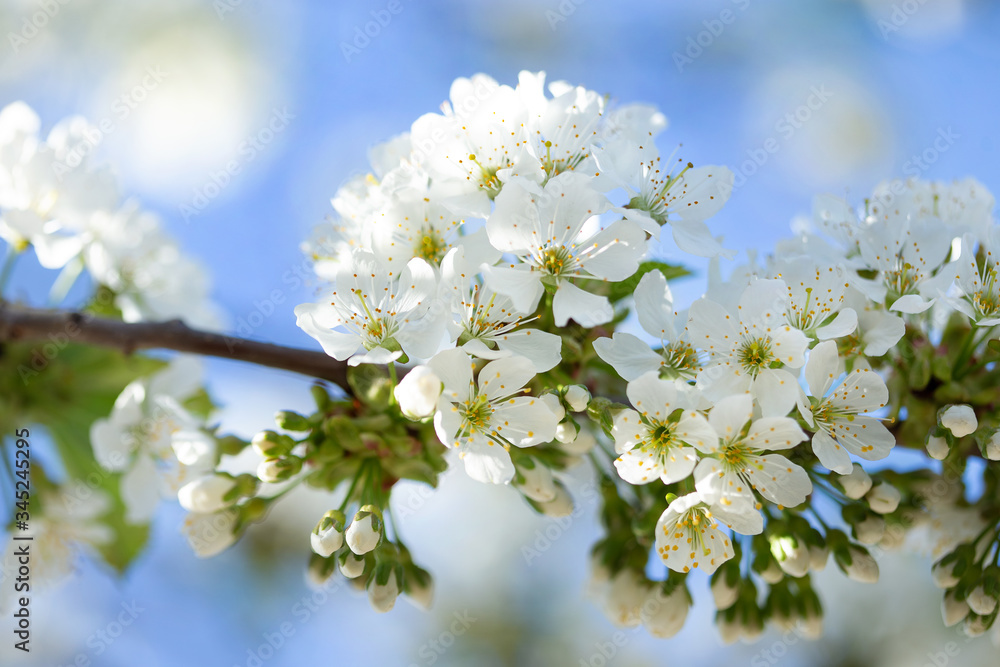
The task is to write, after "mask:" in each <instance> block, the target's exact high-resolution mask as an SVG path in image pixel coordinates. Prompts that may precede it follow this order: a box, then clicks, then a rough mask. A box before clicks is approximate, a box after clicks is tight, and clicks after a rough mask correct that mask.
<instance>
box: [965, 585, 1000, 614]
mask: <svg viewBox="0 0 1000 667" xmlns="http://www.w3.org/2000/svg"><path fill="white" fill-rule="evenodd" d="M965 601H966V602H967V603H968V605H969V608H970V609H971V610H972V611H974V612H976V613H977V614H979V615H980V616H989V615H990V614H992V613H993V610H994V609H996V608H997V599H996V597H995V596H992V595H990V594H989V593H987V592H986V587H985V586H984V585H983V584H979V585H978V586H976V587H975V588H973V589H972V592H971V593H969V595H968V597H966V598H965Z"/></svg>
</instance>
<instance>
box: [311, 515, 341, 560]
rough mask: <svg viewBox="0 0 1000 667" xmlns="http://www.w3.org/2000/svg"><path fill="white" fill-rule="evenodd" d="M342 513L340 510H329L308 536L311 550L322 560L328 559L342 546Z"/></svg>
mask: <svg viewBox="0 0 1000 667" xmlns="http://www.w3.org/2000/svg"><path fill="white" fill-rule="evenodd" d="M346 520H347V519H346V517H345V516H344V513H343V512H341V511H340V510H330V511H329V512H327V513H326V514H324V515H323V518H322V519H320V521H319V523H317V524H316V527H315V528H313V532H311V533H310V534H309V543H310V544H311V545H312V550H313V551H315V552H316V553H317V554H319V555H320V556H322V557H323V558H329V557H330V555H331V554H333V553H334V552H335V551H337V549H339V548H340V547H342V546H344V523H345V521H346Z"/></svg>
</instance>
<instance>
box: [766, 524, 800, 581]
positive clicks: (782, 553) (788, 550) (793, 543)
mask: <svg viewBox="0 0 1000 667" xmlns="http://www.w3.org/2000/svg"><path fill="white" fill-rule="evenodd" d="M770 543H771V555H773V556H774V559H775V560H776V561H777V563H778V567H780V568H781V569H782V571H784V572H785V574H787V575H789V576H791V577H796V578H798V577H803V576H805V574H806V573H807V572H809V548H808V547H807V546H806V544H805V542H804V541H802V540H801V539H799V538H798V537H796V536H795V535H789V534H785V535H772V536H771V537H770ZM761 576H763V574H762V575H761Z"/></svg>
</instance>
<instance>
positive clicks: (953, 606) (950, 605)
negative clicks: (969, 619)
mask: <svg viewBox="0 0 1000 667" xmlns="http://www.w3.org/2000/svg"><path fill="white" fill-rule="evenodd" d="M968 615H969V605H968V604H967V603H966V602H965V600H959V599H958V598H957V597H956V596H955V591H953V590H952V591H948V592H947V593H945V594H944V598H943V599H942V600H941V618H942V619H944V625H945V627H948V628H950V627H951V626H953V625H955V624H956V623H958V622H959V621H961V620H962V619H963V618H965V617H966V616H968Z"/></svg>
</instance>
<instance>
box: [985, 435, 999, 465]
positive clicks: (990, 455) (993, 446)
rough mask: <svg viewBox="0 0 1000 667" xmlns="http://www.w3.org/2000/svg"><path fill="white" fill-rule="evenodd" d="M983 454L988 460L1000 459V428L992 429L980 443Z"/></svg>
mask: <svg viewBox="0 0 1000 667" xmlns="http://www.w3.org/2000/svg"><path fill="white" fill-rule="evenodd" d="M982 452H983V456H984V457H986V458H987V459H989V460H990V461H1000V429H997V430H995V431H993V433H991V434H990V436H989V437H988V438H986V439H985V440H984V441H983V444H982Z"/></svg>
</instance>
